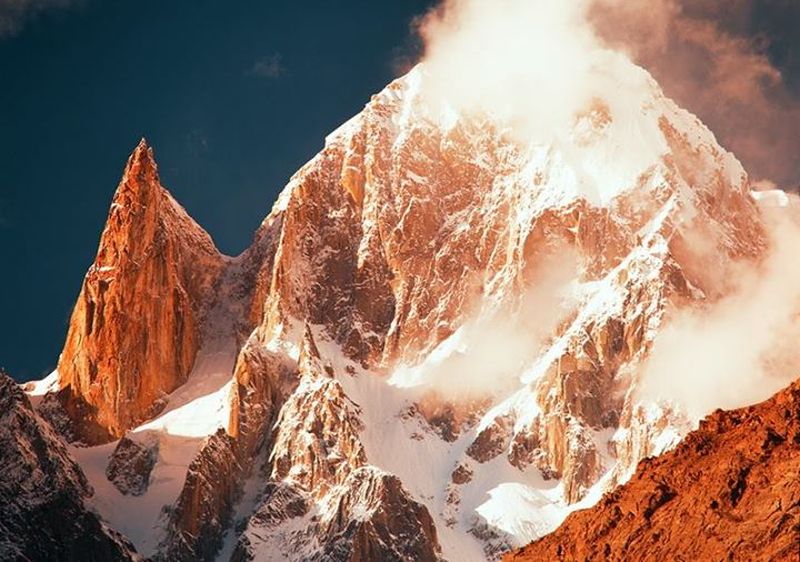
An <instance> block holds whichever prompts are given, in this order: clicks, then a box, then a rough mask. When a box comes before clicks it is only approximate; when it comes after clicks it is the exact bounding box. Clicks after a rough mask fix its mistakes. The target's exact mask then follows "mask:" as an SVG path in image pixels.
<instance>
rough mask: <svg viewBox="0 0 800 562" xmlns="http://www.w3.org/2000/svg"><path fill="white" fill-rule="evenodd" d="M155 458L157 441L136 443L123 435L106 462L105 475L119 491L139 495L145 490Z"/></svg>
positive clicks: (156, 456) (156, 455)
mask: <svg viewBox="0 0 800 562" xmlns="http://www.w3.org/2000/svg"><path fill="white" fill-rule="evenodd" d="M157 459H158V441H153V442H152V443H138V442H136V441H134V440H132V439H130V437H128V436H126V437H123V438H122V439H120V440H119V443H117V446H116V447H115V448H114V453H113V454H112V455H111V459H110V460H109V462H108V466H107V467H106V477H107V478H108V479H109V480H110V481H111V482H112V483H113V484H114V486H115V487H116V488H117V490H119V491H120V493H122V494H130V495H132V496H141V495H142V494H144V493H145V492H147V487H148V485H149V484H150V473H151V472H152V471H153V467H154V466H155V464H156V460H157Z"/></svg>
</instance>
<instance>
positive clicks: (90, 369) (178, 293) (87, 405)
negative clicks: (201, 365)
mask: <svg viewBox="0 0 800 562" xmlns="http://www.w3.org/2000/svg"><path fill="white" fill-rule="evenodd" d="M222 267H223V258H222V257H221V256H220V254H219V253H218V252H217V250H216V248H215V247H214V244H213V242H212V241H211V238H209V236H208V235H207V234H206V233H205V232H204V231H203V230H202V229H201V228H200V227H199V226H197V224H196V223H195V222H194V221H193V220H192V219H191V218H189V216H188V215H187V214H186V212H185V211H184V210H183V209H182V208H181V207H180V206H179V205H178V204H177V203H176V202H175V200H174V199H173V198H172V197H171V196H170V194H169V193H168V192H167V191H166V190H165V189H164V188H163V187H162V186H161V184H160V182H159V179H158V172H157V169H156V164H155V161H154V160H153V152H152V149H150V148H149V147H148V146H147V145H146V144H145V142H144V140H142V142H141V143H140V144H139V146H137V147H136V150H134V152H133V154H132V155H131V157H130V159H129V160H128V164H127V166H126V168H125V173H124V174H123V177H122V181H121V182H120V185H119V187H118V188H117V192H116V194H115V195H114V200H113V202H112V204H111V210H110V211H109V216H108V221H107V223H106V228H105V230H104V231H103V235H102V237H101V239H100V247H99V249H98V251H97V257H96V258H95V262H94V264H93V265H92V266H91V268H89V271H88V273H87V274H86V278H85V280H84V282H83V287H82V288H81V293H80V296H79V297H78V302H77V304H76V305H75V309H74V311H73V313H72V318H71V320H70V327H69V332H68V334H67V340H66V343H65V345H64V350H63V352H62V354H61V358H60V360H59V364H58V372H59V377H60V385H61V395H60V399H61V402H62V403H63V405H64V407H65V408H66V410H67V413H68V415H69V417H70V418H71V420H72V422H73V433H74V437H75V438H77V439H80V440H83V441H86V442H90V443H96V442H101V441H104V440H110V439H112V438H116V437H121V436H122V435H123V434H124V433H125V431H126V430H128V429H130V428H132V427H134V426H136V425H138V424H139V423H140V422H142V421H143V420H145V419H147V418H149V417H152V416H153V415H154V414H156V413H158V411H159V410H160V408H162V407H163V400H164V398H165V397H166V396H167V395H168V394H169V393H170V392H172V391H173V390H174V389H175V388H177V387H178V386H179V385H180V384H182V383H183V382H184V381H185V380H186V377H187V376H188V374H189V372H190V370H191V368H192V365H193V363H194V358H195V355H196V353H197V350H198V346H199V343H200V325H201V322H202V319H203V313H204V307H205V305H206V304H207V302H208V297H209V294H210V292H211V291H212V289H213V287H214V284H215V282H216V280H217V277H218V275H219V273H220V271H221V269H222Z"/></svg>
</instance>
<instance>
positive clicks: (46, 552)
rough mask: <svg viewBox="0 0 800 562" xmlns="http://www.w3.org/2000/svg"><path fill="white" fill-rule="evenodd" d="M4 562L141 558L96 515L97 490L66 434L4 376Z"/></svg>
mask: <svg viewBox="0 0 800 562" xmlns="http://www.w3.org/2000/svg"><path fill="white" fill-rule="evenodd" d="M0 466H2V471H3V475H2V478H0V559H3V560H30V561H42V562H45V561H54V560H56V561H64V562H69V561H73V560H87V561H97V562H101V561H115V560H121V561H127V560H138V556H136V553H135V551H134V549H133V546H132V545H131V544H129V543H128V542H127V541H126V540H125V539H123V538H122V537H121V536H119V535H117V534H116V533H115V532H114V531H112V530H110V529H109V528H108V527H106V525H105V524H104V523H103V522H102V521H101V520H100V519H99V518H98V517H97V515H95V513H93V512H92V511H90V510H89V509H88V508H87V506H86V504H85V501H84V500H85V499H86V498H87V497H88V496H90V495H91V493H92V491H91V489H90V488H89V485H88V484H87V482H86V478H85V477H84V475H83V472H82V471H81V469H80V467H79V466H78V465H77V464H75V462H74V461H73V460H72V459H71V458H70V456H69V454H68V452H67V450H66V447H65V446H64V444H63V443H62V442H61V441H60V439H59V437H58V436H57V435H56V434H55V432H54V431H53V430H52V429H51V428H50V427H49V425H48V424H47V422H45V421H44V420H42V419H41V418H40V417H39V416H38V415H37V414H36V413H35V412H34V410H33V408H32V407H31V404H30V402H29V400H28V398H27V397H26V396H25V394H24V393H23V392H22V390H21V389H20V388H19V386H17V384H16V383H15V382H14V381H12V380H11V379H10V378H9V377H8V376H7V375H6V374H5V373H2V372H0Z"/></svg>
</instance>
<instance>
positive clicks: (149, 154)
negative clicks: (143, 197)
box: [122, 137, 159, 185]
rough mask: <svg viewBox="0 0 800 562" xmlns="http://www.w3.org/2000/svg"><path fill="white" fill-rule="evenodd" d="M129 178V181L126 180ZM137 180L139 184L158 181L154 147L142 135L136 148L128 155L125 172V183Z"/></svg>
mask: <svg viewBox="0 0 800 562" xmlns="http://www.w3.org/2000/svg"><path fill="white" fill-rule="evenodd" d="M126 180H127V181H126ZM131 181H135V182H136V183H137V184H138V185H147V184H150V183H158V182H159V178H158V165H157V164H156V160H155V156H154V154H153V148H152V147H151V146H150V145H148V144H147V139H145V138H144V137H142V139H141V140H140V141H139V144H137V145H136V148H134V149H133V152H131V155H130V156H129V157H128V163H127V164H126V165H125V172H124V174H123V182H122V184H123V185H129V184H130V183H131Z"/></svg>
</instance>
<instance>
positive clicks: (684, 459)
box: [505, 381, 800, 562]
mask: <svg viewBox="0 0 800 562" xmlns="http://www.w3.org/2000/svg"><path fill="white" fill-rule="evenodd" d="M798 475H800V381H797V382H795V383H794V384H792V385H791V386H790V387H789V388H787V389H785V390H783V391H781V392H779V393H778V394H776V395H775V396H773V397H772V398H770V399H769V400H766V401H765V402H762V403H760V404H756V405H754V406H750V407H747V408H741V409H738V410H732V411H721V410H718V411H716V412H715V413H713V414H711V415H710V416H709V417H707V418H706V419H705V420H704V421H702V422H701V424H700V428H699V429H698V430H696V431H693V432H692V433H690V434H689V435H688V436H687V437H686V438H685V439H684V440H683V441H682V442H681V444H680V445H678V447H677V448H675V449H673V450H672V451H670V452H667V453H665V454H663V455H662V456H660V457H658V458H655V459H645V460H644V461H642V462H641V463H640V464H639V468H638V470H637V471H636V474H635V475H634V476H633V478H631V480H630V481H629V482H628V483H627V484H625V485H623V486H621V487H620V488H618V489H617V490H615V491H614V492H611V493H608V494H606V495H605V496H604V497H603V499H602V500H601V501H600V503H598V504H597V505H596V506H595V507H593V508H591V509H588V510H584V511H578V512H576V513H573V514H572V515H570V516H569V517H568V518H567V519H566V521H565V522H564V523H563V524H562V525H561V527H559V528H558V530H557V531H555V532H554V533H552V534H551V535H548V536H546V537H544V538H542V539H540V540H538V541H536V542H534V543H532V544H530V545H528V546H526V547H525V548H522V549H520V550H518V551H516V552H513V553H511V554H509V555H507V556H506V558H505V560H507V561H509V562H510V561H519V562H523V561H526V562H527V561H531V562H533V561H542V562H545V561H547V562H551V561H554V560H565V561H566V560H570V561H571V560H598V561H599V560H603V561H606V560H608V561H623V560H642V561H647V560H652V561H661V560H764V561H767V560H769V561H786V562H789V561H796V560H798V559H799V558H800V478H799V477H798Z"/></svg>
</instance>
